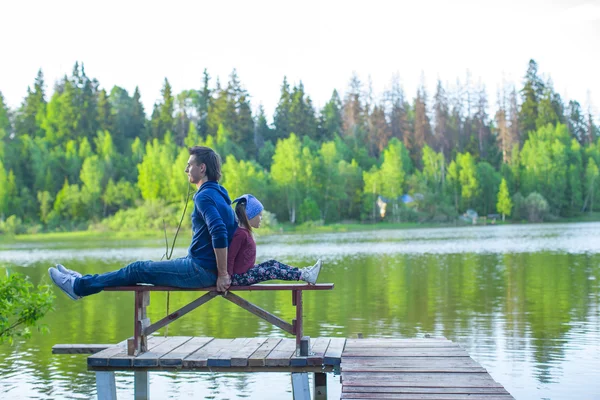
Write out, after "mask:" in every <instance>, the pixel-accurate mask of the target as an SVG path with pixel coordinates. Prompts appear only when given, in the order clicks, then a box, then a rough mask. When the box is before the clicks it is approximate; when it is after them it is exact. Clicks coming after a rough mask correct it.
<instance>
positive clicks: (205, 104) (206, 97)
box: [197, 68, 212, 138]
mask: <svg viewBox="0 0 600 400" xmlns="http://www.w3.org/2000/svg"><path fill="white" fill-rule="evenodd" d="M202 76H203V78H202V90H201V91H200V92H199V93H198V104H197V109H198V127H197V128H198V134H199V135H200V137H202V138H205V137H206V135H207V134H208V111H209V107H210V100H211V96H212V91H211V90H210V88H209V87H208V85H209V82H210V75H208V71H207V70H206V68H205V69H204V72H203V74H202Z"/></svg>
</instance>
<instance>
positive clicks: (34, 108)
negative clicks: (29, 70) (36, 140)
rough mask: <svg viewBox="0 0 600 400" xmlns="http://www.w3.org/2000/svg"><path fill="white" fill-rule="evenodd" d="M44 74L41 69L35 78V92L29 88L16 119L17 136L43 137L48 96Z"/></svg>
mask: <svg viewBox="0 0 600 400" xmlns="http://www.w3.org/2000/svg"><path fill="white" fill-rule="evenodd" d="M44 87H45V84H44V74H43V73H42V70H41V69H40V70H39V71H38V73H37V76H36V78H35V82H34V85H33V91H32V90H31V89H30V88H29V87H28V88H27V96H25V99H24V100H23V104H22V105H21V107H20V108H19V110H18V111H17V115H16V118H15V132H16V134H17V135H29V136H30V137H36V136H43V135H44V131H43V129H42V120H43V119H44V118H45V115H46V105H47V102H46V94H45V89H44Z"/></svg>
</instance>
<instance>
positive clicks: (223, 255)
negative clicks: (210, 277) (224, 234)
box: [215, 247, 231, 292]
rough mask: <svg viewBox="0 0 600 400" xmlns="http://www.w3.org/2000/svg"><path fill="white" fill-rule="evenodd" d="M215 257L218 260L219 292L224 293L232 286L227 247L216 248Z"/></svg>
mask: <svg viewBox="0 0 600 400" xmlns="http://www.w3.org/2000/svg"><path fill="white" fill-rule="evenodd" d="M215 257H216V258H217V272H218V274H219V275H218V277H217V290H218V291H219V292H224V291H226V290H227V289H229V286H231V277H230V276H229V273H228V272H227V247H223V248H220V249H217V248H215Z"/></svg>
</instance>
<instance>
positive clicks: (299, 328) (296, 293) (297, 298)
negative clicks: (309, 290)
mask: <svg viewBox="0 0 600 400" xmlns="http://www.w3.org/2000/svg"><path fill="white" fill-rule="evenodd" d="M292 305H294V306H295V307H296V319H294V320H293V321H292V325H293V327H294V333H295V334H296V356H308V352H307V354H302V351H301V341H302V336H303V331H304V326H303V323H302V290H293V291H292Z"/></svg>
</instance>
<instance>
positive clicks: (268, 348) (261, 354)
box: [248, 338, 282, 367]
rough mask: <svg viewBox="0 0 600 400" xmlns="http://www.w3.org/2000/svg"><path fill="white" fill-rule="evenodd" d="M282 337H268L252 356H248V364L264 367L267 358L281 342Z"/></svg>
mask: <svg viewBox="0 0 600 400" xmlns="http://www.w3.org/2000/svg"><path fill="white" fill-rule="evenodd" d="M281 340H282V339H281V338H268V339H267V340H266V341H265V342H264V343H263V344H262V345H261V346H260V347H259V348H258V350H256V351H255V352H254V353H252V355H250V357H248V366H250V367H264V366H265V365H266V358H267V356H268V355H269V353H271V352H272V351H273V349H274V348H275V347H277V345H279V343H280V342H281Z"/></svg>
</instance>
